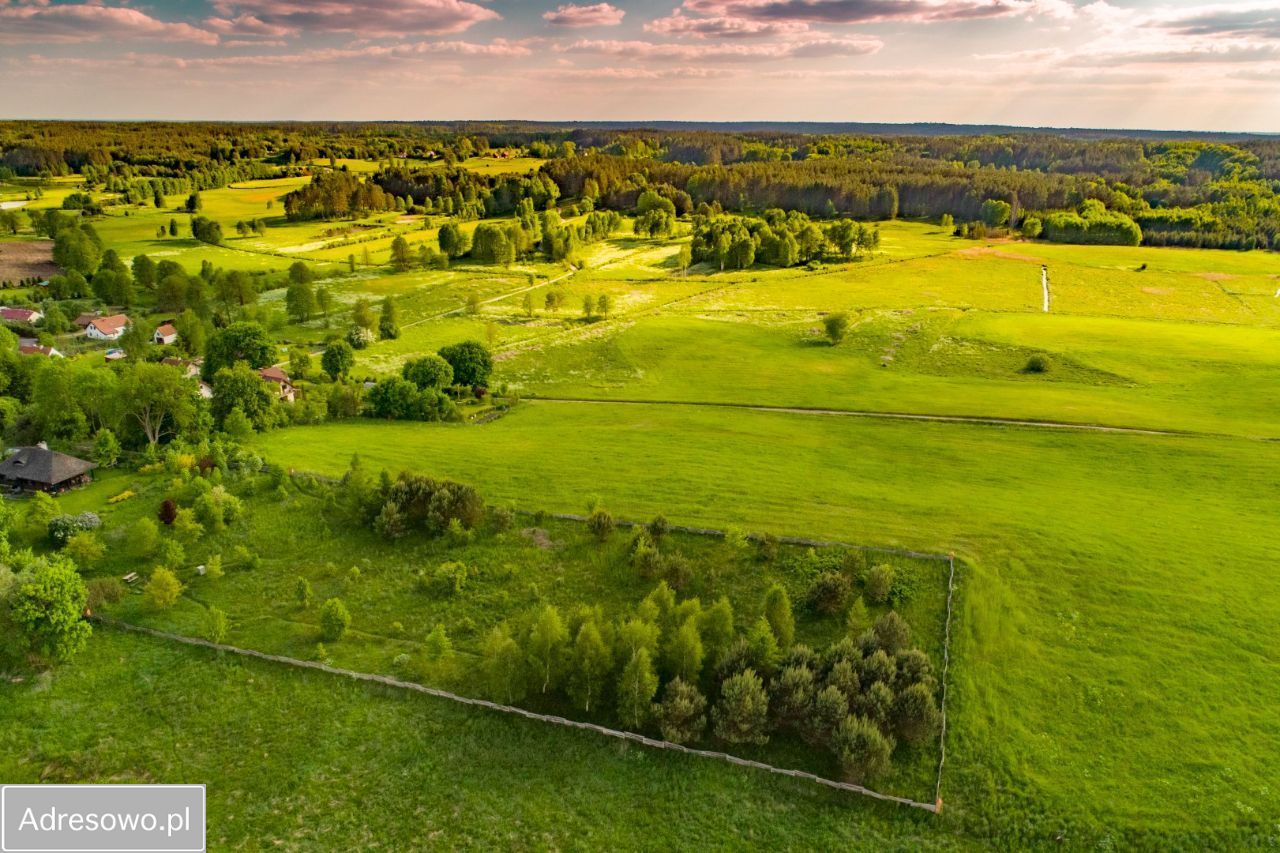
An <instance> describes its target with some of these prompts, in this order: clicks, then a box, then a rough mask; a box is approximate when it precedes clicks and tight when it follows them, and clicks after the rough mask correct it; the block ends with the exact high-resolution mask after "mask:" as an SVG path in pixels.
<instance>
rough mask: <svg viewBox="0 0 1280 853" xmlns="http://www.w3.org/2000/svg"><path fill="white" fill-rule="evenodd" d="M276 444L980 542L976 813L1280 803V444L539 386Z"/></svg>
mask: <svg viewBox="0 0 1280 853" xmlns="http://www.w3.org/2000/svg"><path fill="white" fill-rule="evenodd" d="M261 446H262V447H263V449H264V450H265V451H266V452H267V453H268V455H269V456H270V457H271V458H273V459H276V460H278V461H280V462H282V463H284V464H286V465H290V466H294V467H298V468H304V469H313V470H321V471H328V472H331V473H332V472H336V471H337V470H339V469H340V467H341V466H343V465H344V464H345V462H346V460H347V458H349V456H350V454H351V453H352V452H355V451H359V452H360V453H361V454H362V456H364V458H365V459H366V461H367V462H368V464H373V465H385V466H387V467H389V468H391V469H393V470H396V469H400V468H413V469H415V470H423V471H429V472H431V473H434V474H437V475H443V476H451V477H455V478H457V479H460V480H464V481H467V482H472V483H475V484H477V485H478V486H480V487H481V488H482V489H483V490H484V491H485V493H486V494H487V495H490V496H491V497H492V498H493V499H499V500H519V501H520V502H521V503H522V504H523V505H529V504H531V503H540V504H542V505H544V506H545V507H547V508H548V509H553V510H556V509H575V508H577V507H579V506H580V505H581V503H582V500H583V498H584V496H586V495H592V494H598V495H600V496H601V497H602V498H603V499H604V500H605V501H606V502H607V503H608V504H609V505H610V506H612V507H613V508H614V510H615V512H619V513H622V514H624V515H630V516H635V517H646V516H648V515H651V514H653V513H654V512H663V513H665V514H667V515H668V517H670V518H672V519H673V520H679V521H684V522H693V523H712V524H725V523H734V524H739V525H742V526H744V527H745V528H747V529H764V530H772V531H776V532H779V533H797V532H807V533H811V534H817V535H830V536H833V537H842V538H846V537H847V538H849V539H851V540H854V541H862V542H875V543H880V544H887V545H901V546H907V547H920V548H926V549H935V550H936V549H942V550H946V549H948V548H956V549H957V550H958V551H959V553H961V554H962V555H963V556H965V557H966V558H967V559H968V560H970V561H971V562H972V569H971V571H970V573H969V574H968V575H966V576H965V577H964V578H963V580H962V589H963V596H962V601H963V606H962V609H961V611H960V613H959V614H958V621H957V624H956V632H957V633H956V639H955V641H954V642H955V646H954V648H955V650H956V654H957V661H958V663H957V666H956V669H954V670H953V673H954V674H955V675H954V685H955V689H954V690H953V693H952V697H953V698H952V702H953V704H952V709H953V710H952V726H953V728H952V734H953V740H952V742H951V759H952V762H953V763H952V764H951V765H950V767H951V768H952V773H953V775H952V776H951V781H950V782H949V783H948V785H947V789H946V790H947V794H946V795H947V796H948V801H949V803H950V804H951V806H952V807H954V808H956V809H957V810H960V811H962V812H963V813H964V814H965V819H966V820H971V821H974V822H976V823H977V824H980V825H982V826H985V827H986V828H987V829H986V831H988V832H990V833H991V834H992V835H995V836H1000V837H1003V838H1005V839H1014V838H1022V837H1040V833H1044V832H1048V831H1049V830H1048V829H1047V827H1048V826H1049V825H1056V826H1070V827H1072V831H1073V832H1077V833H1079V832H1086V831H1090V832H1099V833H1103V834H1105V832H1106V831H1108V830H1111V831H1114V832H1116V833H1119V834H1120V835H1122V836H1123V835H1124V834H1126V833H1130V834H1138V835H1143V834H1151V837H1165V836H1167V837H1170V838H1174V837H1185V836H1186V834H1187V833H1191V832H1195V831H1209V830H1212V831H1220V832H1245V833H1247V832H1251V831H1253V830H1254V829H1255V828H1257V827H1259V826H1261V825H1265V821H1266V820H1268V819H1269V818H1270V817H1271V816H1274V815H1277V814H1280V803H1277V795H1276V791H1277V790H1280V789H1278V788H1277V785H1278V784H1280V779H1278V778H1277V777H1276V772H1275V768H1274V767H1273V766H1271V765H1270V764H1269V763H1268V762H1265V761H1259V760H1257V757H1258V756H1262V755H1268V754H1271V753H1274V752H1275V751H1276V750H1277V749H1280V721H1278V720H1277V719H1276V718H1275V717H1274V715H1271V714H1270V712H1269V708H1270V706H1271V700H1270V698H1269V697H1271V696H1273V695H1275V693H1276V691H1277V690H1280V681H1277V679H1276V677H1275V676H1274V674H1275V673H1276V672H1277V671H1280V670H1277V668H1276V666H1275V663H1276V648H1275V646H1274V644H1270V643H1268V642H1266V641H1265V640H1264V638H1265V637H1267V636H1270V633H1271V632H1270V628H1269V626H1270V625H1271V624H1272V623H1273V622H1274V620H1275V618H1276V615H1277V613H1280V599H1278V598H1277V596H1276V595H1275V594H1274V592H1273V591H1271V590H1270V589H1269V588H1268V587H1267V585H1265V584H1262V583H1260V580H1259V579H1260V578H1263V577H1265V576H1266V574H1267V571H1268V569H1267V566H1268V565H1269V563H1270V560H1271V557H1270V556H1269V555H1271V554H1274V553H1275V551H1276V549H1277V547H1280V539H1278V538H1277V534H1276V533H1275V531H1274V526H1273V525H1270V524H1269V522H1268V521H1267V519H1269V518H1270V516H1271V513H1272V507H1273V506H1274V505H1275V501H1276V499H1277V497H1280V487H1278V486H1277V483H1278V482H1280V476H1277V475H1280V448H1278V447H1277V446H1275V445H1273V444H1266V443H1259V442H1252V441H1245V440H1210V439H1202V438H1163V437H1152V436H1132V435H1124V436H1118V435H1107V434H1080V433H1064V432H1060V431H1053V430H1032V429H1012V428H995V427H977V426H960V425H930V424H919V423H912V424H904V423H886V422H867V421H860V420H851V419H845V418H829V417H819V416H801V415H785V414H766V413H753V412H727V411H711V410H705V409H699V408H697V407H664V406H637V407H627V408H625V409H619V408H618V407H616V406H610V405H596V404H550V403H542V404H537V403H535V404H530V405H527V406H524V407H522V408H519V409H517V410H516V411H515V412H514V413H513V414H511V415H509V416H507V417H506V418H504V419H502V420H499V421H497V422H495V423H494V424H490V425H487V426H485V427H480V428H467V427H442V426H428V425H411V424H372V423H364V422H356V423H344V424H333V425H329V426H324V427H317V428H308V429H299V430H293V431H285V432H280V433H274V434H270V435H267V436H264V437H263V439H262V440H261ZM1055 822H1056V823H1055ZM1055 831H1056V830H1055ZM1144 837H1145V836H1144Z"/></svg>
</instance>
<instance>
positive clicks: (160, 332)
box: [151, 323, 178, 345]
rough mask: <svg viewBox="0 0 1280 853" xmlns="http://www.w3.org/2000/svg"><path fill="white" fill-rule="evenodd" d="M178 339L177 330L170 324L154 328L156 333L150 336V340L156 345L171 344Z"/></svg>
mask: <svg viewBox="0 0 1280 853" xmlns="http://www.w3.org/2000/svg"><path fill="white" fill-rule="evenodd" d="M177 339H178V330H177V329H175V328H174V327H173V324H172V323H164V324H162V325H159V326H157V327H156V333H155V334H154V335H152V336H151V340H153V341H155V342H156V343H158V344H161V345H163V344H171V343H173V342H174V341H176V340H177Z"/></svg>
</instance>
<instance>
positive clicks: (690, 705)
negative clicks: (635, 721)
mask: <svg viewBox="0 0 1280 853" xmlns="http://www.w3.org/2000/svg"><path fill="white" fill-rule="evenodd" d="M653 716H654V717H655V718H656V719H657V721H658V727H659V728H660V729H661V730H662V737H663V739H664V740H669V741H671V742H672V743H689V742H691V741H696V740H697V739H698V738H700V737H702V733H703V732H704V731H706V728H707V700H706V697H704V696H703V695H702V693H701V692H700V691H699V690H698V688H697V687H696V686H694V685H692V684H690V683H689V682H687V681H685V680H684V679H682V678H676V679H674V680H672V681H670V682H668V684H667V689H666V690H665V691H664V692H663V695H662V701H661V702H660V703H658V704H656V705H654V706H653Z"/></svg>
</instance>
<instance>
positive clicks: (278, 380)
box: [258, 366, 295, 403]
mask: <svg viewBox="0 0 1280 853" xmlns="http://www.w3.org/2000/svg"><path fill="white" fill-rule="evenodd" d="M258 375H259V376H261V377H262V381H263V382H273V383H275V385H276V388H277V389H278V391H279V394H280V399H281V400H284V401H285V402H286V403H292V402H293V398H294V396H295V395H294V390H293V383H292V382H290V381H289V374H287V373H285V372H284V371H283V370H281V369H280V368H278V367H274V366H273V367H264V368H262V369H261V370H259V371H258Z"/></svg>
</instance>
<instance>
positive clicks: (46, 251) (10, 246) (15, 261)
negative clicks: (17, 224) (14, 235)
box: [0, 240, 58, 282]
mask: <svg viewBox="0 0 1280 853" xmlns="http://www.w3.org/2000/svg"><path fill="white" fill-rule="evenodd" d="M57 272H58V265H57V264H55V263H54V262H53V241H51V240H14V241H9V242H3V243H0V282H3V281H12V282H17V281H21V280H22V279H24V278H31V277H33V276H34V277H37V278H40V279H47V278H48V277H49V276H51V275H55V274H56V273H57Z"/></svg>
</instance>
